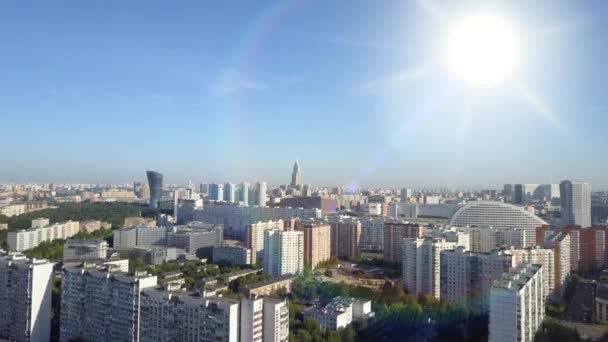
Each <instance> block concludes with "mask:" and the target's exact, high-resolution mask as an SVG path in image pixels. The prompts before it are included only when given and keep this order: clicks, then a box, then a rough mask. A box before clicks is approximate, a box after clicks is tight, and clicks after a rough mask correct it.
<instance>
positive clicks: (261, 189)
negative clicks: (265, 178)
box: [256, 182, 268, 207]
mask: <svg viewBox="0 0 608 342" xmlns="http://www.w3.org/2000/svg"><path fill="white" fill-rule="evenodd" d="M266 191H267V190H266V182H258V183H256V193H257V201H256V204H257V205H258V206H259V207H265V206H266V202H267V201H268V198H267V197H266Z"/></svg>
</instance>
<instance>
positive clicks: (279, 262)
mask: <svg viewBox="0 0 608 342" xmlns="http://www.w3.org/2000/svg"><path fill="white" fill-rule="evenodd" d="M303 271H304V233H303V232H301V231H295V230H291V231H282V230H266V231H265V232H264V272H266V273H268V274H271V275H273V276H275V277H279V276H282V275H285V274H299V273H301V272H303Z"/></svg>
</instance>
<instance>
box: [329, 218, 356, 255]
mask: <svg viewBox="0 0 608 342" xmlns="http://www.w3.org/2000/svg"><path fill="white" fill-rule="evenodd" d="M330 226H331V255H335V256H337V257H338V258H342V259H357V258H359V256H361V222H359V220H357V219H353V218H350V217H335V218H332V219H331V220H330Z"/></svg>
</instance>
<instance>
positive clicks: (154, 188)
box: [146, 171, 163, 208]
mask: <svg viewBox="0 0 608 342" xmlns="http://www.w3.org/2000/svg"><path fill="white" fill-rule="evenodd" d="M146 176H148V185H149V188H150V208H158V202H159V201H160V199H161V198H162V196H163V175H162V174H161V173H159V172H157V171H146Z"/></svg>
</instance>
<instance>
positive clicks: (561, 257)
mask: <svg viewBox="0 0 608 342" xmlns="http://www.w3.org/2000/svg"><path fill="white" fill-rule="evenodd" d="M544 247H545V248H551V249H552V250H553V255H554V257H555V266H554V269H555V294H556V295H559V296H562V295H563V294H564V290H565V289H566V281H567V280H568V277H569V276H570V267H571V266H570V234H566V233H560V232H553V233H552V234H551V235H549V236H548V237H547V238H546V239H545V245H544Z"/></svg>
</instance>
